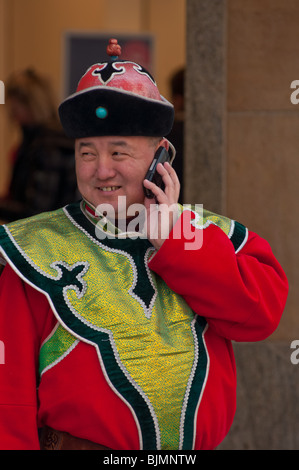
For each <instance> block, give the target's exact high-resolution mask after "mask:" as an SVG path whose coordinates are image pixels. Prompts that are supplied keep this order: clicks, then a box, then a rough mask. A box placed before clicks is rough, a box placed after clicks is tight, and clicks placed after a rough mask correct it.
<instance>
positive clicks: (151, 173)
mask: <svg viewBox="0 0 299 470" xmlns="http://www.w3.org/2000/svg"><path fill="white" fill-rule="evenodd" d="M169 161H170V155H169V153H168V152H167V150H166V148H165V147H159V148H158V150H157V151H156V153H155V156H154V159H153V161H152V163H151V166H150V167H149V169H148V171H147V174H146V176H145V179H147V180H149V181H152V182H153V183H155V184H156V185H157V186H158V187H159V188H161V189H164V184H163V180H162V176H161V175H160V174H159V173H158V172H157V165H158V163H162V164H163V163H165V162H169ZM143 189H144V194H145V195H146V197H148V198H150V199H152V198H154V197H155V196H154V194H153V193H152V191H151V190H150V189H147V188H145V187H144V186H143Z"/></svg>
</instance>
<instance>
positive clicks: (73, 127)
mask: <svg viewBox="0 0 299 470" xmlns="http://www.w3.org/2000/svg"><path fill="white" fill-rule="evenodd" d="M98 109H101V110H103V113H98V112H97V110H98ZM59 116H60V120H61V124H62V126H63V128H64V130H65V133H66V134H67V135H68V136H69V137H71V138H75V139H79V138H83V137H96V136H106V135H121V136H148V137H162V136H166V135H167V134H169V132H170V131H171V129H172V125H173V120H174V108H173V105H172V104H171V103H169V102H168V101H167V100H166V99H165V98H162V101H160V100H156V99H151V98H147V97H144V96H140V95H137V94H135V93H131V92H128V91H125V90H121V89H119V88H113V87H106V86H104V87H98V86H97V87H91V88H88V89H86V90H83V91H79V92H77V93H75V94H73V95H71V96H70V97H68V98H67V99H66V100H64V101H63V102H62V103H61V105H60V106H59Z"/></svg>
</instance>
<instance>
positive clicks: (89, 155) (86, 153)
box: [80, 150, 96, 160]
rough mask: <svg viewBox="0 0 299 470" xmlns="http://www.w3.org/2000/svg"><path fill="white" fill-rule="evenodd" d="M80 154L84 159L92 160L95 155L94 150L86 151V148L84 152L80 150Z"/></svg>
mask: <svg viewBox="0 0 299 470" xmlns="http://www.w3.org/2000/svg"><path fill="white" fill-rule="evenodd" d="M80 156H81V158H83V159H84V160H93V159H94V158H95V157H96V155H95V153H94V152H91V151H88V150H86V151H84V152H81V153H80Z"/></svg>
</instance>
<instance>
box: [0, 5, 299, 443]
mask: <svg viewBox="0 0 299 470" xmlns="http://www.w3.org/2000/svg"><path fill="white" fill-rule="evenodd" d="M298 24H299V0H114V1H112V0H85V1H84V2H78V1H76V2H74V1H73V0H43V1H40V0H0V79H1V80H3V81H6V80H7V78H8V77H9V76H10V75H11V73H13V72H15V71H17V70H22V69H27V68H30V69H34V70H36V71H38V72H39V73H41V74H43V75H44V76H46V77H47V79H49V81H50V83H51V85H52V89H53V96H54V97H55V98H54V99H55V100H56V103H59V101H60V100H61V99H63V98H64V96H65V94H66V90H67V88H68V87H69V86H71V85H70V79H71V78H72V77H71V76H72V75H73V72H72V71H71V70H73V69H71V66H72V65H74V63H76V54H77V52H76V51H78V57H79V56H80V54H81V57H82V51H81V52H80V50H79V49H76V46H75V45H73V46H70V38H77V39H78V38H79V39H80V37H81V39H82V38H84V37H86V36H89V37H91V38H95V37H99V35H100V36H101V35H104V36H107V37H116V38H117V37H121V36H123V37H124V38H126V37H128V38H129V40H130V41H131V40H132V41H133V42H134V41H135V44H137V43H138V44H139V45H140V49H138V54H140V55H139V57H141V58H142V60H140V61H141V62H142V61H143V60H144V61H145V62H146V66H147V67H148V68H149V69H150V71H151V72H152V73H153V74H154V76H155V79H156V81H157V83H158V86H159V89H160V91H161V93H162V94H163V95H164V96H165V97H166V98H167V99H169V100H171V101H173V102H174V103H176V116H177V122H176V126H175V131H174V134H173V135H172V137H171V139H172V140H173V141H174V143H175V145H177V147H178V150H179V155H180V157H179V158H178V159H177V165H179V166H180V167H179V168H178V172H179V173H180V175H181V178H182V183H183V189H182V193H181V202H183V203H194V204H196V203H198V204H200V203H202V204H203V205H204V207H205V208H207V209H209V210H212V211H214V212H218V213H222V214H223V215H227V216H228V217H231V218H233V219H235V220H238V221H239V222H241V223H243V224H244V225H246V226H247V227H249V228H250V229H251V230H253V231H255V232H257V233H259V235H261V236H262V237H264V238H266V239H267V240H268V241H269V243H270V244H271V246H272V249H273V251H274V253H275V255H276V257H277V258H278V260H279V261H280V263H281V264H282V266H283V268H284V270H285V271H286V274H287V276H288V278H289V283H290V293H289V298H288V302H287V306H286V309H285V312H284V315H283V318H282V321H281V323H280V325H279V327H278V329H277V331H276V332H275V333H274V334H273V335H272V336H271V338H269V339H268V340H266V341H265V342H262V343H259V344H254V345H249V346H248V345H238V344H236V345H234V347H235V351H236V359H237V365H238V369H239V385H238V387H239V388H238V411H237V416H236V420H235V423H234V425H233V428H232V431H231V434H230V436H229V438H228V439H227V440H226V441H225V442H224V444H223V446H222V447H223V448H249V449H252V448H255V449H256V448H275V449H277V448H278V449H279V448H291V449H293V448H298V447H299V436H298V437H297V433H296V422H297V421H298V418H299V410H298V404H297V402H298V399H297V396H298V393H299V389H298V388H299V385H298V377H299V375H298V374H299V364H298V365H296V364H292V363H291V360H290V356H291V353H292V349H291V348H290V345H291V342H292V341H293V340H296V339H298V340H299V312H298V305H299V289H298V287H297V286H298V285H299V249H298V246H297V244H298V238H299V237H298V235H299V218H298V191H299V190H298V179H299V158H298V155H299V104H298V105H294V104H292V102H291V100H290V97H291V93H292V92H293V91H294V90H293V89H291V83H292V82H293V81H294V80H299V60H298V57H299V30H298ZM79 42H80V41H79ZM145 44H146V52H145V49H144V47H145V46H144V45H145ZM70 47H73V49H72V50H70ZM133 49H134V48H133ZM134 50H135V52H136V50H137V49H136V47H135V49H134ZM79 52H80V54H79ZM83 56H84V52H83ZM103 59H105V57H102V56H101V57H99V58H98V60H99V61H101V60H103ZM136 60H137V59H136ZM182 71H184V74H183V75H182ZM177 72H179V73H178V75H176V73H177ZM172 78H173V81H172V82H171V79H172ZM182 87H183V93H182ZM19 139H20V129H19V128H18V127H17V126H16V125H15V124H14V123H13V122H12V121H11V120H10V119H9V117H8V113H7V109H6V104H5V105H0V195H1V194H5V192H6V191H7V187H8V185H9V181H10V178H11V172H12V160H11V157H10V152H11V149H12V147H13V145H14V144H18V142H19Z"/></svg>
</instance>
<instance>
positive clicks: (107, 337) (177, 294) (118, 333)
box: [0, 40, 288, 458]
mask: <svg viewBox="0 0 299 470" xmlns="http://www.w3.org/2000/svg"><path fill="white" fill-rule="evenodd" d="M111 49H112V51H111ZM109 51H110V53H112V56H116V57H113V58H112V61H110V62H104V63H99V64H95V65H93V66H91V67H90V68H89V69H88V70H87V72H86V73H85V74H84V75H83V77H82V79H81V80H80V82H79V84H78V88H77V91H76V93H74V94H73V95H71V96H70V97H68V98H66V100H64V101H63V103H62V104H61V105H60V108H59V112H60V119H61V122H62V125H63V127H64V129H65V132H66V134H67V135H68V136H70V137H72V138H74V139H75V141H76V142H75V153H76V172H77V181H78V187H79V190H80V193H81V195H82V200H80V201H78V202H74V203H73V204H70V205H68V206H66V207H64V208H62V209H60V210H58V211H55V212H51V213H43V214H40V215H38V216H35V217H32V218H29V219H25V220H21V221H16V222H13V223H11V224H8V225H7V226H2V227H0V250H1V251H0V254H1V256H2V265H3V266H4V269H3V272H2V274H1V278H0V331H1V340H3V344H5V364H2V365H0V384H1V387H0V409H1V413H0V448H1V449H36V450H37V449H47V450H51V449H53V450H56V449H62V450H67V449H78V450H79V449H81V450H83V449H94V450H96V449H98V450H101V449H102V450H104V449H110V451H112V450H141V449H143V450H172V449H174V450H176V449H177V450H178V449H180V450H191V449H195V450H199V449H213V448H215V447H216V446H217V445H218V444H219V443H220V442H221V441H222V439H223V438H224V437H225V435H226V434H227V432H228V430H229V428H230V426H231V423H232V420H233V417H234V412H235V407H236V370H235V362H234V355H233V349H232V344H231V341H232V340H236V341H258V340H261V339H264V338H266V337H267V336H269V335H270V334H271V333H272V332H273V331H274V330H275V328H276V327H277V325H278V323H279V321H280V317H281V314H282V312H283V309H284V305H285V302H286V298H287V292H288V283H287V279H286V276H285V274H284V272H283V270H282V268H281V266H280V265H279V263H278V262H277V260H276V259H275V257H274V255H273V253H272V251H271V248H270V246H269V245H268V243H267V242H266V241H265V240H263V239H261V238H260V237H259V236H258V235H256V234H254V233H253V232H251V231H249V230H247V228H245V227H244V226H243V225H242V224H240V223H238V222H236V221H233V220H230V219H228V218H226V217H223V216H220V215H216V214H213V213H211V212H209V211H207V210H203V211H202V213H198V212H197V210H195V209H196V208H191V207H181V206H179V205H178V204H177V201H178V195H179V187H180V184H179V181H178V178H177V175H176V173H175V171H174V170H173V168H172V166H171V164H170V163H171V161H172V158H173V155H174V152H173V150H172V145H171V144H170V142H169V141H168V140H167V134H168V133H169V132H170V130H171V127H172V123H173V106H172V105H171V104H170V103H169V102H168V101H166V100H165V99H164V98H163V97H162V96H161V95H160V93H159V91H158V88H157V85H156V83H155V81H154V79H153V77H152V76H151V75H150V74H149V73H148V72H147V71H146V70H144V68H143V67H141V66H140V65H138V64H136V63H134V62H130V61H121V60H119V59H118V57H117V56H118V55H119V46H118V45H117V43H116V41H115V40H114V41H112V42H111V44H110V46H109ZM165 136H166V137H165ZM160 147H163V149H166V151H167V152H168V153H169V162H166V163H164V164H161V163H159V165H158V166H157V172H158V174H159V175H160V177H161V178H162V182H163V185H160V184H155V183H154V182H153V181H149V180H148V179H146V178H145V176H146V175H147V172H148V169H149V168H152V167H153V165H154V162H155V155H156V151H157V150H158V149H159V152H160V150H161V149H160ZM163 149H162V150H163ZM145 188H146V189H148V190H150V191H151V194H149V196H153V197H147V196H146V195H145V194H147V193H145ZM120 201H121V204H120ZM136 210H137V212H143V215H144V219H143V220H142V219H141V218H140V219H138V224H136V225H135V229H134V230H133V232H132V231H131V230H129V227H131V225H132V224H131V218H132V215H134V213H135V211H136ZM105 212H107V213H105ZM111 214H113V216H114V217H111ZM153 214H155V215H156V217H154V218H153V217H152V215H153ZM103 221H104V222H103ZM99 222H101V223H99ZM148 222H149V223H148ZM165 227H167V229H166V230H165ZM178 234H179V236H178ZM198 236H199V238H200V239H201V240H202V243H199V244H197V243H195V244H192V243H191V245H192V249H188V248H187V246H188V243H189V244H190V240H191V239H192V237H193V238H194V239H196V238H197V237H198ZM191 241H192V240H191ZM111 458H112V454H111Z"/></svg>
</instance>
